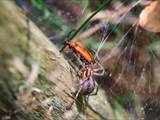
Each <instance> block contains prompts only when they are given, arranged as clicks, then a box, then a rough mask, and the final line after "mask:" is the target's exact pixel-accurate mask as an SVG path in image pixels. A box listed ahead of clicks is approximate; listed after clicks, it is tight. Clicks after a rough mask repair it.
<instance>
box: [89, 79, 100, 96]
mask: <svg viewBox="0 0 160 120" xmlns="http://www.w3.org/2000/svg"><path fill="white" fill-rule="evenodd" d="M94 83H95V89H96V90H95V92H94V93H91V94H90V96H93V95H97V93H98V84H97V82H96V81H94Z"/></svg>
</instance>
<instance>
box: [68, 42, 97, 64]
mask: <svg viewBox="0 0 160 120" xmlns="http://www.w3.org/2000/svg"><path fill="white" fill-rule="evenodd" d="M68 45H69V47H71V48H72V49H74V50H75V51H76V52H77V54H79V55H80V56H82V57H83V58H84V59H85V60H86V61H87V62H88V63H90V64H91V63H94V57H93V55H92V54H91V53H90V52H89V51H88V50H87V49H86V48H85V47H84V46H83V45H81V44H80V43H77V42H74V41H70V42H69V43H68Z"/></svg>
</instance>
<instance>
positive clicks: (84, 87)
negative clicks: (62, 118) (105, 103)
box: [67, 62, 105, 109]
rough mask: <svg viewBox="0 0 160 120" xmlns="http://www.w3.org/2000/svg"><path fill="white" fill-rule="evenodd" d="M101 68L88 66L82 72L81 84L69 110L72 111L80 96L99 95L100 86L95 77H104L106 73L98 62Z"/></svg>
mask: <svg viewBox="0 0 160 120" xmlns="http://www.w3.org/2000/svg"><path fill="white" fill-rule="evenodd" d="M96 64H98V65H99V67H100V68H93V66H94V64H86V65H84V66H83V67H82V68H81V70H80V73H79V74H80V76H81V79H82V81H81V82H80V84H79V86H78V89H77V90H76V92H75V93H74V97H73V96H71V97H72V98H73V101H72V102H71V103H70V105H69V106H68V107H67V109H71V107H72V105H73V104H74V103H75V101H76V100H77V98H78V96H79V95H81V96H86V95H97V92H98V84H97V82H96V80H95V79H93V76H103V75H104V73H105V71H104V69H103V67H102V66H101V65H100V64H99V63H98V62H97V63H96Z"/></svg>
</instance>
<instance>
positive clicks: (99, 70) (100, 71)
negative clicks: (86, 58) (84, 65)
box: [93, 63, 105, 76]
mask: <svg viewBox="0 0 160 120" xmlns="http://www.w3.org/2000/svg"><path fill="white" fill-rule="evenodd" d="M97 64H98V67H99V68H94V69H93V74H94V75H96V76H103V75H104V73H105V70H104V68H103V66H102V65H101V64H100V63H97Z"/></svg>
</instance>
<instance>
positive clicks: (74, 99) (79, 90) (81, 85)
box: [67, 80, 85, 109]
mask: <svg viewBox="0 0 160 120" xmlns="http://www.w3.org/2000/svg"><path fill="white" fill-rule="evenodd" d="M84 82H85V80H84V81H83V82H82V83H81V84H80V87H79V89H78V91H77V93H76V95H75V97H74V98H73V101H72V102H71V104H70V105H69V106H68V107H67V109H71V107H72V105H73V104H74V102H75V101H76V99H77V98H78V95H79V93H80V92H81V90H82V87H83V84H84Z"/></svg>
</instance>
